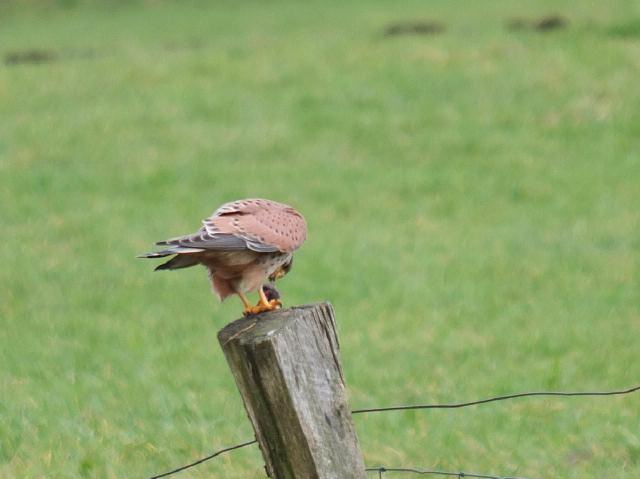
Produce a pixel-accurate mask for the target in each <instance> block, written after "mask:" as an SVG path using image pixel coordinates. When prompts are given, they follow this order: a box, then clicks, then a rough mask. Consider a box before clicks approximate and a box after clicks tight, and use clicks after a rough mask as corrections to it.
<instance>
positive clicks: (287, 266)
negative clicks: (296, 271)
mask: <svg viewBox="0 0 640 479" xmlns="http://www.w3.org/2000/svg"><path fill="white" fill-rule="evenodd" d="M292 265H293V258H291V259H289V261H287V262H286V263H284V264H283V265H282V266H280V267H279V268H278V269H277V270H275V271H274V272H273V273H271V274H270V275H269V281H271V282H273V281H277V280H279V279H280V278H282V277H283V276H285V275H286V274H287V273H288V272H289V271H291V266H292Z"/></svg>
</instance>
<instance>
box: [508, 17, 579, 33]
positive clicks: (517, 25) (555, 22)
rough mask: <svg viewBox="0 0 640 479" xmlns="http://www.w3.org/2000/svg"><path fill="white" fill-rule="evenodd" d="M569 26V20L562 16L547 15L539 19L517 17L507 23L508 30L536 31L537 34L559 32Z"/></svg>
mask: <svg viewBox="0 0 640 479" xmlns="http://www.w3.org/2000/svg"><path fill="white" fill-rule="evenodd" d="M568 26H569V20H568V19H567V18H566V17H563V16H560V15H546V16H544V17H540V18H537V19H530V18H522V17H515V18H511V19H509V20H508V21H507V29H509V30H512V31H517V30H535V31H537V32H549V31H552V30H559V29H562V28H566V27H568Z"/></svg>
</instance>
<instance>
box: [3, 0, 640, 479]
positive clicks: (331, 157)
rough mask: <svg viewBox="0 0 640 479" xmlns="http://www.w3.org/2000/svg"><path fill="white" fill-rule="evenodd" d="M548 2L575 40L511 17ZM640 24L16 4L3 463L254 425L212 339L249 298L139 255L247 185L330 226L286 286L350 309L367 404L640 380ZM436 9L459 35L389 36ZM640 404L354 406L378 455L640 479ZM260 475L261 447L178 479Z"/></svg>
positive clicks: (11, 46)
mask: <svg viewBox="0 0 640 479" xmlns="http://www.w3.org/2000/svg"><path fill="white" fill-rule="evenodd" d="M549 14H560V15H563V16H564V17H566V18H567V19H568V21H569V23H568V25H567V26H566V28H559V29H557V30H553V31H548V32H539V31H536V30H535V29H531V28H525V29H519V30H510V29H509V28H507V24H508V23H509V22H510V21H511V20H510V19H514V18H530V19H537V18H540V17H542V16H545V15H549ZM638 19H640V4H639V3H638V2H637V1H623V0H618V1H612V2H603V3H597V2H587V1H580V2H569V1H550V0H545V1H533V0H530V1H523V2H514V1H506V0H496V1H493V2H472V1H466V2H450V1H444V0H437V1H430V2H423V1H406V2H402V3H397V2H383V1H379V0H375V1H368V2H364V1H352V2H334V1H324V2H317V1H311V2H284V1H272V2H258V1H247V2H230V1H229V2H222V1H218V2H211V3H205V2H201V3H200V2H179V3H178V2H169V1H154V2H151V1H149V2H132V3H128V2H98V1H94V2H82V1H80V2H77V1H72V0H68V1H61V2H46V1H31V2H27V1H25V2H3V4H2V6H0V54H2V55H3V58H4V64H2V65H0V201H1V202H2V207H0V221H1V224H2V231H3V238H4V241H3V242H2V244H1V245H0V261H1V264H2V268H0V291H2V298H1V301H0V317H1V328H0V363H1V364H2V368H0V390H1V392H0V396H1V399H0V477H6V478H41V477H52V478H53V477H55V478H58V477H71V478H76V477H78V478H85V477H96V478H102V477H107V478H121V477H145V476H149V475H152V474H154V473H159V472H162V471H164V470H166V469H170V468H172V467H176V466H179V465H182V464H184V463H186V462H189V461H191V460H194V459H196V458H198V457H201V456H203V455H206V454H208V453H210V452H211V451H213V450H215V449H218V448H220V447H224V446H228V445H231V444H235V443H237V442H242V441H244V440H247V439H250V438H252V430H251V426H250V424H249V422H248V420H247V418H246V416H245V413H244V410H243V407H242V403H241V401H240V399H239V395H238V393H237V392H236V388H235V385H234V383H233V380H232V378H231V375H230V373H229V371H228V369H227V366H226V363H225V361H224V358H223V356H222V354H221V352H220V350H219V348H218V346H217V342H216V337H215V335H216V332H217V330H218V329H220V328H221V327H222V326H224V325H225V324H226V323H227V322H229V321H230V320H232V319H235V318H236V317H238V316H239V314H240V311H241V305H240V303H239V301H236V300H235V299H231V300H230V301H227V302H225V303H224V304H222V305H220V304H219V303H218V302H217V300H216V299H215V298H214V297H213V296H211V294H210V287H209V284H208V282H207V278H206V274H205V273H204V271H202V270H199V269H193V270H185V271H182V272H179V273H174V274H152V272H151V270H152V264H151V262H148V261H142V260H136V259H134V257H135V255H136V254H138V253H141V252H144V251H147V250H148V249H149V248H150V246H151V245H152V243H153V242H154V241H156V240H159V239H164V238H167V237H170V236H174V235H177V234H182V233H186V232H190V231H192V230H194V229H195V228H197V227H198V226H199V221H200V219H202V218H204V217H205V216H207V215H209V214H210V213H211V212H212V211H213V210H214V209H215V208H216V207H217V206H218V205H219V204H221V203H223V202H225V201H228V200H232V199H236V198H243V197H267V198H272V199H276V200H279V201H283V202H287V203H290V204H293V205H295V206H296V207H297V208H298V209H299V210H300V211H302V212H303V213H304V214H305V216H306V218H307V221H308V223H309V237H308V241H307V243H306V244H305V245H304V246H303V248H302V249H301V250H300V251H299V253H298V254H297V257H296V262H295V265H294V269H293V271H292V273H291V274H290V275H289V276H288V277H287V278H285V279H284V280H282V281H281V282H280V289H281V292H282V293H283V295H284V300H285V304H298V303H308V302H313V301H319V300H325V299H327V300H330V301H331V302H332V303H333V304H334V306H335V309H336V312H337V317H338V327H339V332H340V339H341V347H342V359H343V365H344V368H345V371H346V377H347V381H348V386H349V392H350V397H351V405H352V407H353V408H359V407H368V406H382V405H392V404H398V403H414V402H438V401H447V402H450V401H463V400H470V399H476V398H480V397H487V396H491V395H494V394H501V393H508V392H518V391H524V390H535V389H557V390H583V389H598V388H618V387H624V386H631V385H633V384H635V383H637V382H638V379H639V377H640V363H639V362H638V343H637V338H638V335H639V334H640V312H639V305H640V302H639V300H640V289H639V286H640V276H639V260H638V255H639V253H640V232H639V231H640V230H639V226H640V221H639V218H640V214H639V210H638V205H639V204H640V153H639V147H640V90H639V89H638V78H639V77H640V23H639V20H638ZM415 20H425V21H436V22H439V23H440V24H441V25H442V26H444V31H443V32H441V33H440V34H433V35H409V34H408V35H397V36H386V35H384V32H385V30H386V29H387V28H389V25H392V24H394V23H395V22H405V21H415ZM33 51H37V52H40V53H39V55H40V62H39V63H33V62H29V61H26V62H22V61H14V60H16V59H18V60H20V58H23V59H24V58H25V52H26V58H27V60H28V59H29V58H28V57H29V55H28V53H29V52H33ZM21 55H22V56H21ZM32 56H33V55H32ZM36 59H37V58H36ZM32 60H33V58H32ZM639 407H640V397H634V396H629V397H620V398H607V399H599V398H595V399H570V400H546V399H532V400H521V401H518V402H509V403H502V404H494V405H487V406H483V407H478V408H469V409H464V410H455V411H419V412H404V413H400V412H398V413H387V414H377V415H369V416H357V417H355V418H354V419H355V422H356V427H357V431H358V434H359V438H360V441H361V445H362V448H363V450H364V453H365V456H366V463H367V464H368V465H370V466H374V465H377V464H385V465H387V466H422V467H429V468H437V469H445V470H454V471H457V470H468V471H477V472H484V473H489V474H496V475H519V476H526V477H529V478H542V477H565V478H587V477H589V478H599V477H621V476H623V475H625V474H626V475H627V477H634V476H637V475H638V474H640V433H639V431H640V418H639V415H638V408H639ZM262 474H263V468H262V465H261V458H260V454H259V451H258V449H257V448H256V447H253V448H247V449H243V450H241V451H236V452H234V453H231V454H229V455H225V456H222V457H219V458H217V459H215V460H213V461H212V462H210V463H206V464H204V465H201V466H199V467H198V468H195V469H192V470H190V471H188V472H185V473H182V475H181V476H180V477H185V478H186V477H191V478H201V477H202V478H204V477H227V478H258V477H262ZM389 475H390V474H389Z"/></svg>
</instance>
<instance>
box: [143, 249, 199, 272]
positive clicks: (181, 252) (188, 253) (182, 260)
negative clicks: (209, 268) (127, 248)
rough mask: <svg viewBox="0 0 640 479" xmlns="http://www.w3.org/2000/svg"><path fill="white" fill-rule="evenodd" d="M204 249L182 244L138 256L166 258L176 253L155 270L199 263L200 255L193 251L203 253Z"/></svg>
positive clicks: (178, 267) (185, 266) (184, 266)
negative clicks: (187, 246) (186, 246)
mask: <svg viewBox="0 0 640 479" xmlns="http://www.w3.org/2000/svg"><path fill="white" fill-rule="evenodd" d="M203 251H204V250H203V249H200V248H185V247H182V246H174V247H172V248H168V249H165V250H162V251H152V252H150V253H144V254H141V255H138V258H164V257H166V256H173V255H176V256H175V257H173V258H171V259H170V260H169V261H167V262H166V263H162V264H161V265H160V266H157V267H156V269H155V271H158V270H163V269H180V268H188V267H190V266H195V265H197V264H198V263H199V257H198V255H193V253H201V252H203Z"/></svg>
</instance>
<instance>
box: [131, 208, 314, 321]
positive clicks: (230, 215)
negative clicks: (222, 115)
mask: <svg viewBox="0 0 640 479" xmlns="http://www.w3.org/2000/svg"><path fill="white" fill-rule="evenodd" d="M306 236H307V224H306V222H305V220H304V217H303V216H302V215H301V214H300V213H298V212H297V211H296V210H294V209H293V208H292V207H291V206H288V205H285V204H282V203H277V202H275V201H271V200H265V199H246V200H237V201H232V202H230V203H226V204H224V205H222V206H220V207H219V208H218V209H217V210H216V211H214V213H213V214H212V215H211V216H210V217H209V218H207V219H205V220H203V221H202V227H201V228H200V229H199V230H198V231H197V232H195V233H193V234H189V235H185V236H180V237H178V238H172V239H169V240H166V241H159V242H157V243H156V245H159V246H162V249H161V250H160V251H156V252H151V253H146V254H143V255H140V256H138V257H139V258H162V257H166V256H173V258H171V259H170V260H169V261H167V262H166V263H163V264H161V265H160V266H158V267H156V271H157V270H165V269H180V268H188V267H190V266H195V265H197V264H201V265H203V266H205V267H206V268H207V269H208V271H209V278H210V279H211V283H212V285H213V290H214V291H215V292H216V293H217V295H218V296H219V297H220V300H224V299H225V298H226V297H228V296H231V295H232V294H237V295H238V296H239V297H240V299H241V300H242V304H243V305H244V314H245V315H250V314H257V313H261V312H263V311H270V310H273V309H277V308H279V307H280V306H281V303H280V301H279V300H278V298H279V294H278V292H277V291H276V290H275V288H273V286H267V285H265V286H263V283H264V282H265V280H266V279H269V281H270V282H271V283H273V282H274V281H276V280H278V279H280V278H281V277H283V276H284V275H285V274H287V273H288V272H289V270H290V269H291V264H292V261H293V252H294V251H295V250H296V249H298V248H299V247H300V245H302V243H303V242H304V240H305V239H306ZM256 290H257V291H258V294H259V296H260V300H259V301H258V304H257V305H256V306H252V305H251V304H250V303H249V300H248V299H247V297H246V296H245V294H246V293H249V292H252V291H256Z"/></svg>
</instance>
